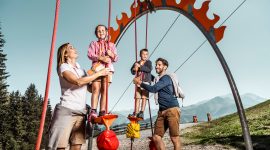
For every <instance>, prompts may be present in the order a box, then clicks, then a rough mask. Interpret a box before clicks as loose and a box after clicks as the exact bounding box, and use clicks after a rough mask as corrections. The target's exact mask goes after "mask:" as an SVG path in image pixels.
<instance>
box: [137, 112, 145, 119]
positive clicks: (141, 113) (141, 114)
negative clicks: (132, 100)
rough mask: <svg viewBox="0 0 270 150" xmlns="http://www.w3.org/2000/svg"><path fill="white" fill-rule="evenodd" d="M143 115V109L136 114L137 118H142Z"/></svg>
mask: <svg viewBox="0 0 270 150" xmlns="http://www.w3.org/2000/svg"><path fill="white" fill-rule="evenodd" d="M143 117H144V115H143V111H140V112H139V113H138V114H137V118H142V119H143Z"/></svg>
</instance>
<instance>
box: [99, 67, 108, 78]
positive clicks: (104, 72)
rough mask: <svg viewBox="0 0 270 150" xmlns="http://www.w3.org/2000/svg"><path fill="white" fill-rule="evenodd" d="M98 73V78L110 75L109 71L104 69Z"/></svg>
mask: <svg viewBox="0 0 270 150" xmlns="http://www.w3.org/2000/svg"><path fill="white" fill-rule="evenodd" d="M98 73H99V76H106V75H109V74H111V69H110V68H104V69H102V70H100V71H99V72H98Z"/></svg>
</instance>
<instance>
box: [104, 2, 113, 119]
mask: <svg viewBox="0 0 270 150" xmlns="http://www.w3.org/2000/svg"><path fill="white" fill-rule="evenodd" d="M111 7H112V2H111V0H109V16H108V39H107V40H108V41H107V50H108V48H110V47H109V46H110V45H109V44H110V28H111ZM105 90H106V114H107V113H108V103H109V98H108V96H109V91H108V90H109V76H107V77H106V87H105Z"/></svg>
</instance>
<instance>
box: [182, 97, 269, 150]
mask: <svg viewBox="0 0 270 150" xmlns="http://www.w3.org/2000/svg"><path fill="white" fill-rule="evenodd" d="M269 108H270V100H267V101H265V102H263V103H261V104H258V105H256V106H253V107H251V108H248V109H246V116H247V120H248V125H249V128H250V133H251V138H252V141H253V145H254V149H270V142H269V141H270V109H269ZM241 135H242V129H241V125H240V121H239V117H238V114H236V113H234V114H231V115H228V116H225V117H222V118H219V119H216V120H213V121H211V122H210V123H201V124H199V125H197V126H194V127H191V128H187V129H186V130H184V133H183V134H182V135H181V136H182V137H185V141H184V143H185V144H191V143H192V144H222V145H230V146H233V147H236V148H239V149H244V141H243V138H242V136H241Z"/></svg>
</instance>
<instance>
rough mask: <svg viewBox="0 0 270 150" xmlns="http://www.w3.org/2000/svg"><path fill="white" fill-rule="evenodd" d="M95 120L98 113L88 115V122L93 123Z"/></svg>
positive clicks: (93, 112) (92, 112)
mask: <svg viewBox="0 0 270 150" xmlns="http://www.w3.org/2000/svg"><path fill="white" fill-rule="evenodd" d="M95 118H97V112H96V111H93V110H91V112H90V114H89V115H88V121H89V122H92V121H93V120H94V119H95Z"/></svg>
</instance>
